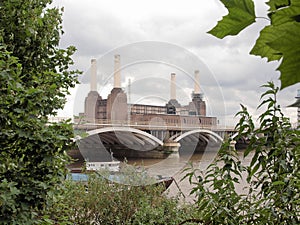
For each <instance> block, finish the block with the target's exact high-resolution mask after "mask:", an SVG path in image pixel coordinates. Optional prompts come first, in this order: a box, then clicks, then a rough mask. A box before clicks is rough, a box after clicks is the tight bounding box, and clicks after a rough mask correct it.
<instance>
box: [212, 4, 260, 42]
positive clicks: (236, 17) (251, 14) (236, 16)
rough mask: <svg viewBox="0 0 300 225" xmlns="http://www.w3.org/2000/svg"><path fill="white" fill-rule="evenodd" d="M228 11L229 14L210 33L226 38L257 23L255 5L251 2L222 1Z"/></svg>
mask: <svg viewBox="0 0 300 225" xmlns="http://www.w3.org/2000/svg"><path fill="white" fill-rule="evenodd" d="M220 1H221V2H222V3H223V4H224V5H225V7H226V8H227V9H228V11H229V14H228V15H226V16H224V17H223V19H222V20H221V21H219V22H218V25H217V26H215V27H214V28H213V29H212V30H210V31H209V32H208V33H210V34H212V35H214V36H216V37H218V38H224V37H225V36H227V35H236V34H238V33H239V32H240V31H241V30H243V29H244V28H245V27H247V26H249V25H250V24H252V23H254V22H255V11H254V4H253V2H252V1H251V0H231V1H228V0H220Z"/></svg>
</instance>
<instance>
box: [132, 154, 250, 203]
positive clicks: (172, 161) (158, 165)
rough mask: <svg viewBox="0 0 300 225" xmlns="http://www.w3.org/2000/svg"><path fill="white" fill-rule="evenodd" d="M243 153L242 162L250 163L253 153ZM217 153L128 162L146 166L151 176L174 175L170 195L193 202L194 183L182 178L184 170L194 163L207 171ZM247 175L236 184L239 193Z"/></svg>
mask: <svg viewBox="0 0 300 225" xmlns="http://www.w3.org/2000/svg"><path fill="white" fill-rule="evenodd" d="M243 154H244V151H243V150H239V151H238V156H239V158H240V160H241V161H242V164H243V165H249V164H250V161H251V158H252V157H251V155H250V156H248V157H247V158H244V157H243ZM216 155H217V151H215V150H206V151H205V152H202V153H194V154H186V155H179V154H173V155H170V156H169V157H168V158H166V159H129V160H128V164H132V165H136V166H142V167H144V168H145V169H146V171H147V172H148V174H149V175H150V176H151V175H162V176H172V177H173V178H174V182H173V183H172V184H171V186H170V187H169V188H168V190H167V194H168V196H177V195H180V198H181V199H184V200H186V201H187V202H192V201H193V200H194V199H195V196H190V195H189V193H190V191H191V190H192V185H191V184H190V183H189V181H188V179H184V180H182V178H183V177H184V175H185V174H186V173H187V172H184V170H185V169H186V168H188V167H191V165H192V166H193V167H194V168H197V169H199V170H200V171H204V172H205V170H206V168H207V166H208V165H209V164H210V163H211V162H212V161H213V160H214V158H215V157H216ZM246 175H247V174H246V173H244V174H243V180H242V181H241V183H240V185H237V186H236V190H237V192H238V193H243V192H244V187H245V186H246V182H245V179H246Z"/></svg>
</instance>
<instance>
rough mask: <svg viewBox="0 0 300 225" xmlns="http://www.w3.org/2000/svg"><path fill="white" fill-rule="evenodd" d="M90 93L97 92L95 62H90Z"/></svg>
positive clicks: (93, 60)
mask: <svg viewBox="0 0 300 225" xmlns="http://www.w3.org/2000/svg"><path fill="white" fill-rule="evenodd" d="M91 91H97V61H96V59H92V60H91Z"/></svg>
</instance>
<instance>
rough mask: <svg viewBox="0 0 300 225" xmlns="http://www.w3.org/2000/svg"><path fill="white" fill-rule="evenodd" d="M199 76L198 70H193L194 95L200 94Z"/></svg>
mask: <svg viewBox="0 0 300 225" xmlns="http://www.w3.org/2000/svg"><path fill="white" fill-rule="evenodd" d="M199 81H200V74H199V70H195V86H194V94H200V83H199Z"/></svg>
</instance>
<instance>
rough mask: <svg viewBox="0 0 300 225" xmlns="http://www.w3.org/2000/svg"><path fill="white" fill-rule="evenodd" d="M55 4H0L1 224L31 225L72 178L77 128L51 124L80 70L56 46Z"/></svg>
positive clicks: (42, 0)
mask: <svg viewBox="0 0 300 225" xmlns="http://www.w3.org/2000/svg"><path fill="white" fill-rule="evenodd" d="M50 3H51V0H31V1H29V0H25V1H13V0H4V1H1V3H0V127H1V131H0V143H1V150H0V151H1V152H0V223H3V224H31V223H33V219H37V217H38V216H39V212H40V210H41V209H44V208H45V207H49V206H51V199H55V195H56V194H57V193H58V192H57V191H55V190H56V189H58V188H59V187H60V184H61V182H62V180H63V179H64V176H65V173H66V167H65V166H66V163H68V156H67V154H66V151H67V150H68V149H69V148H70V147H71V146H72V141H71V137H72V136H73V132H72V127H71V124H69V123H68V122H67V121H66V122H63V123H52V124H50V123H48V117H49V116H51V115H56V112H57V110H58V109H61V108H62V107H63V106H64V103H65V96H66V95H67V94H68V93H69V92H68V89H69V88H71V87H74V85H75V84H76V82H77V78H76V73H78V71H71V70H69V66H70V65H72V64H73V61H72V59H71V56H72V54H73V53H74V51H75V48H74V47H72V46H71V47H69V48H67V49H65V50H64V49H60V48H59V47H58V45H59V40H60V35H61V34H62V26H61V22H62V19H61V10H60V9H57V8H50V6H49V4H50Z"/></svg>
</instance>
